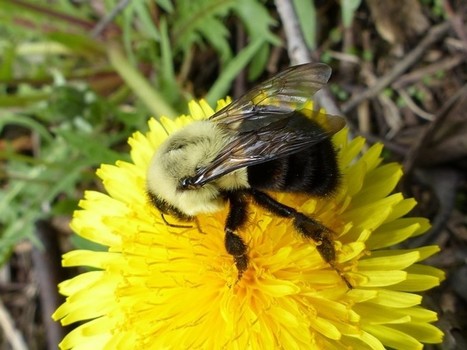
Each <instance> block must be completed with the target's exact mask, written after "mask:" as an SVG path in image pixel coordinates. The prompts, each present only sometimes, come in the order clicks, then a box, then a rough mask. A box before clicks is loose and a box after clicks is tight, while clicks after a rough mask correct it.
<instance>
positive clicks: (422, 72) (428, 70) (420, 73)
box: [391, 54, 465, 90]
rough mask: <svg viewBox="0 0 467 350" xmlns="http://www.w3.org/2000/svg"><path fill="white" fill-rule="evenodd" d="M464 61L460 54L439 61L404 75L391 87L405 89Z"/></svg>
mask: <svg viewBox="0 0 467 350" xmlns="http://www.w3.org/2000/svg"><path fill="white" fill-rule="evenodd" d="M464 59H465V57H464V56H463V55H460V54H459V55H455V56H451V57H448V58H445V59H443V60H440V61H437V62H435V63H433V64H430V65H428V66H425V67H422V68H420V69H415V70H413V71H411V72H410V73H407V74H404V75H402V76H401V77H400V78H398V79H397V80H396V81H394V83H392V84H391V87H392V88H393V89H396V90H397V89H400V88H403V87H404V86H407V85H409V84H412V83H414V82H417V81H419V80H421V79H422V78H424V77H426V76H429V75H432V74H435V73H437V72H439V71H443V70H444V71H448V70H450V69H452V68H454V67H455V66H457V65H459V64H460V63H462V62H463V61H464Z"/></svg>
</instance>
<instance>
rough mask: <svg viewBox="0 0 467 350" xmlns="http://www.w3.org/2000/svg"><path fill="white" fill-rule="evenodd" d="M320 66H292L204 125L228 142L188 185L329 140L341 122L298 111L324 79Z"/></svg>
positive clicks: (323, 67) (325, 69)
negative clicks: (221, 131)
mask: <svg viewBox="0 0 467 350" xmlns="http://www.w3.org/2000/svg"><path fill="white" fill-rule="evenodd" d="M330 74H331V69H330V68H329V67H328V66H327V65H325V64H322V63H307V64H303V65H298V66H293V67H290V68H288V69H286V70H285V71H283V72H281V73H279V74H277V75H275V76H274V77H272V78H271V79H269V80H266V81H265V82H263V83H261V84H260V85H258V86H256V87H255V88H253V89H252V90H250V91H249V92H247V93H246V94H245V95H243V96H242V97H240V98H239V99H238V100H235V101H233V102H232V103H231V104H230V105H228V106H226V107H225V108H223V109H222V110H220V111H219V112H217V113H216V114H214V115H213V116H212V117H211V118H210V120H211V121H212V122H214V123H216V125H218V126H220V127H221V128H222V129H224V130H225V131H226V134H227V135H230V137H231V141H230V142H229V143H227V145H226V146H225V147H224V149H223V150H222V151H221V152H220V153H219V154H218V155H217V156H216V158H215V159H214V160H213V161H212V162H211V163H210V164H209V165H208V166H207V167H205V168H201V169H198V171H197V173H196V175H195V176H193V177H192V178H190V183H191V184H192V185H195V186H202V185H203V184H205V183H208V182H210V181H213V180H214V179H216V178H218V177H220V176H222V175H225V174H227V173H230V172H232V171H234V170H236V169H239V168H242V167H247V166H251V165H254V164H259V163H264V162H267V161H270V160H274V159H278V158H282V157H286V156H288V155H290V154H294V153H297V152H299V151H301V150H303V149H306V148H308V147H311V146H312V145H314V144H317V143H319V142H321V141H323V140H324V139H326V138H328V137H330V136H331V135H333V134H334V133H336V132H337V131H339V130H340V129H342V127H343V126H344V125H345V121H344V119H343V118H342V117H339V116H332V115H327V114H323V113H321V112H316V111H315V112H310V111H308V112H309V113H308V114H309V115H305V114H304V113H303V112H301V111H300V108H301V107H303V105H304V104H305V103H306V102H308V101H310V99H311V97H312V96H313V95H314V94H315V93H316V92H317V91H318V90H319V89H321V88H322V87H323V86H324V85H325V84H326V82H327V81H328V79H329V76H330Z"/></svg>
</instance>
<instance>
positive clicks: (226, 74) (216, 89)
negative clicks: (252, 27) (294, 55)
mask: <svg viewBox="0 0 467 350" xmlns="http://www.w3.org/2000/svg"><path fill="white" fill-rule="evenodd" d="M262 44H263V40H262V39H257V40H256V41H253V42H252V43H250V44H248V45H247V46H246V47H245V48H244V49H243V50H242V51H240V52H239V53H238V55H237V56H236V57H234V58H233V59H232V61H230V62H229V64H228V65H227V66H226V67H225V69H224V71H223V72H222V74H221V75H220V76H219V78H218V79H217V80H216V82H215V83H214V85H213V86H212V87H211V89H210V90H209V92H208V94H207V95H206V100H207V101H208V103H209V104H210V105H211V106H213V105H214V104H215V103H216V101H217V100H219V99H220V98H223V97H225V95H226V94H227V92H228V91H229V89H230V86H231V85H232V81H233V80H234V79H235V78H236V77H237V75H238V74H239V73H240V71H241V70H242V69H244V68H245V67H246V65H247V64H248V62H250V61H251V60H252V58H253V57H254V56H255V54H256V53H257V52H258V50H259V49H260V47H261V45H262Z"/></svg>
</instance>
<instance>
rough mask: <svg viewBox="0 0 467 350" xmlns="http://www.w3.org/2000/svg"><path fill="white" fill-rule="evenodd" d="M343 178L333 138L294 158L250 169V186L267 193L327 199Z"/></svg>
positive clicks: (258, 165)
mask: <svg viewBox="0 0 467 350" xmlns="http://www.w3.org/2000/svg"><path fill="white" fill-rule="evenodd" d="M339 178H340V172H339V166H338V164H337V159H336V151H335V150H334V147H333V145H332V142H331V140H329V139H325V140H323V141H321V142H320V143H318V144H316V145H313V146H312V147H310V148H308V149H306V150H303V151H301V152H298V153H295V154H293V155H291V156H288V157H284V158H279V159H275V160H272V161H269V162H266V163H262V164H257V165H253V166H250V167H248V182H249V184H250V186H251V187H253V188H256V189H260V190H266V191H268V190H269V191H279V192H304V193H309V194H311V195H315V196H326V195H329V194H332V193H333V192H334V190H335V189H336V188H337V186H338V185H339Z"/></svg>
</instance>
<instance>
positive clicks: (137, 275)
mask: <svg viewBox="0 0 467 350" xmlns="http://www.w3.org/2000/svg"><path fill="white" fill-rule="evenodd" d="M225 103H226V102H225V101H221V102H220V104H219V106H218V107H219V108H220V107H222V106H224V105H225ZM190 112H191V115H190V116H181V117H179V118H177V119H176V120H174V121H172V120H169V119H165V118H162V119H161V123H159V122H157V121H156V120H154V119H151V120H150V121H149V132H147V133H146V134H145V135H143V134H142V133H139V132H137V133H135V134H134V135H133V136H132V137H131V138H130V140H129V143H130V145H131V147H132V151H131V157H132V160H133V162H132V163H127V162H118V163H117V164H116V165H103V166H102V167H101V168H100V169H99V170H98V173H97V174H98V176H99V177H100V178H101V179H102V181H103V183H104V186H105V189H106V190H107V192H108V194H103V193H99V192H94V191H89V192H86V194H85V199H84V200H83V201H81V203H80V207H81V208H82V209H81V210H79V211H77V212H76V213H75V215H74V218H73V221H72V223H71V226H72V228H73V230H74V231H75V232H76V233H78V234H79V235H81V236H83V237H85V238H87V239H89V240H91V241H94V242H97V243H100V244H102V245H104V246H107V247H108V251H105V252H96V251H84V250H76V251H71V252H69V253H67V254H65V255H64V259H63V264H64V266H90V267H93V268H95V270H93V271H89V272H85V273H83V274H81V275H79V276H77V277H75V278H73V279H71V280H68V281H65V282H63V283H61V284H60V292H61V293H62V294H64V295H66V296H67V299H66V302H65V303H64V304H63V305H61V306H60V307H59V308H58V309H57V311H56V312H55V314H54V315H53V317H54V319H56V320H59V319H60V320H61V322H62V323H63V324H70V323H73V322H77V321H85V322H84V323H83V324H82V325H80V326H78V327H77V328H76V329H75V330H73V331H72V332H71V333H69V334H68V335H67V336H66V337H65V339H64V340H63V341H62V343H61V344H60V347H61V348H62V349H223V348H228V349H274V348H284V349H300V348H307V349H310V348H311V349H338V348H345V349H351V348H354V349H384V347H391V348H396V349H420V348H421V347H422V344H423V343H439V342H440V341H441V339H442V333H441V331H440V330H438V329H437V328H436V327H435V326H434V325H432V324H431V323H432V322H434V321H436V319H437V316H436V313H434V312H432V311H429V310H427V309H425V308H423V307H421V306H420V303H421V296H420V295H419V294H417V292H421V291H424V290H427V289H430V288H433V287H434V286H437V285H438V284H439V282H440V280H442V278H443V273H442V272H441V271H439V270H437V269H435V268H432V267H429V266H426V265H422V264H420V261H422V260H424V259H426V258H427V257H429V256H430V255H432V254H434V253H436V252H437V251H438V247H436V246H427V247H422V248H416V249H405V250H402V249H392V248H391V247H392V246H393V245H395V244H397V243H400V242H402V241H404V240H406V239H408V238H410V237H414V236H417V235H420V234H422V233H423V232H425V231H426V230H427V229H428V228H429V223H428V221H427V220H426V219H423V218H416V217H410V218H405V217H403V216H404V215H406V214H407V213H408V212H409V211H410V210H411V209H412V208H413V207H414V206H415V204H416V203H415V201H414V200H413V199H405V198H404V197H403V196H402V194H400V193H395V194H391V193H392V191H393V189H394V187H395V185H396V184H397V182H398V181H399V179H400V177H401V175H402V171H401V167H400V165H398V164H395V163H390V164H384V165H382V164H381V161H382V159H381V151H382V146H381V145H379V144H377V145H374V146H372V147H370V148H369V149H367V150H365V151H364V148H365V140H364V139H363V138H361V137H357V138H354V139H353V140H351V141H349V140H348V130H347V129H343V130H341V131H340V132H339V133H337V134H336V135H334V137H333V143H334V145H335V147H336V149H337V151H338V158H339V165H340V168H341V171H342V174H343V175H342V181H341V185H340V187H339V190H338V192H337V193H336V194H335V195H334V196H332V197H330V198H326V199H316V198H309V197H306V196H303V195H297V194H281V195H279V196H278V197H277V199H278V200H280V201H281V202H283V203H284V204H287V205H290V206H292V207H294V208H296V209H297V210H299V211H301V212H302V213H304V214H307V215H311V216H313V218H316V219H317V220H319V221H320V222H322V223H323V224H324V225H325V226H327V227H329V228H330V229H332V231H333V232H334V233H335V237H334V239H335V245H336V250H337V258H336V265H338V266H339V270H340V271H342V273H343V274H344V275H345V278H346V279H347V280H348V281H349V282H350V283H351V284H352V287H353V288H352V289H349V288H348V286H347V285H346V283H345V282H344V281H343V279H342V278H341V276H339V274H338V273H336V270H335V269H333V268H332V267H331V266H330V265H329V264H328V263H326V262H325V261H324V260H323V258H322V257H321V255H320V254H319V253H318V251H317V249H316V243H315V242H313V241H310V240H307V239H305V238H303V237H302V236H300V235H299V234H297V233H296V232H295V230H294V229H293V226H292V225H291V222H290V220H288V219H284V218H278V217H275V216H273V215H271V214H269V213H268V212H265V211H264V210H263V209H261V208H259V207H257V206H255V205H254V204H253V203H251V205H250V206H249V208H250V211H249V218H248V220H249V221H248V222H249V224H248V225H247V227H246V228H245V229H244V230H242V232H241V235H242V237H243V239H244V240H245V242H247V243H248V246H249V251H248V256H249V266H248V269H247V270H246V271H245V272H244V274H243V276H242V278H241V279H240V280H239V281H237V270H236V267H235V264H234V262H233V259H232V257H231V256H230V255H229V254H228V253H227V252H226V251H225V247H224V221H225V217H226V215H227V211H228V209H227V208H226V209H225V210H223V211H220V212H218V213H215V214H209V215H207V214H206V215H199V217H198V225H199V228H200V229H198V227H197V226H196V225H193V227H190V226H189V227H186V225H185V224H182V225H167V223H166V222H164V220H163V218H162V217H161V215H160V213H159V212H158V211H157V209H156V208H155V207H154V206H153V205H151V204H150V202H149V201H148V198H147V193H146V172H147V168H148V166H149V164H150V161H151V158H152V156H153V154H154V152H155V150H156V149H157V148H158V147H159V145H160V144H161V143H162V142H163V141H164V140H165V138H166V137H167V135H168V134H170V133H172V132H173V131H175V130H177V129H178V128H180V127H182V126H183V125H186V124H187V123H190V122H191V121H192V120H193V119H203V118H206V117H208V116H210V115H211V114H212V113H213V110H212V109H211V108H210V107H209V106H208V105H207V104H206V103H205V102H204V101H201V102H199V103H195V102H192V103H191V104H190ZM170 219H171V220H172V218H170ZM173 224H178V223H177V222H174V223H173Z"/></svg>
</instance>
